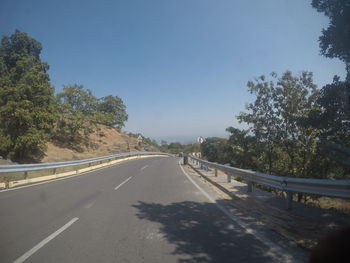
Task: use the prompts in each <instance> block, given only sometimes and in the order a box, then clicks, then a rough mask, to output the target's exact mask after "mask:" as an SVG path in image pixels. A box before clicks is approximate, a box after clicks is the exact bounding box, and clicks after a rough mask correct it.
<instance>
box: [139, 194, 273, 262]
mask: <svg viewBox="0 0 350 263" xmlns="http://www.w3.org/2000/svg"><path fill="white" fill-rule="evenodd" d="M134 207H135V208H136V209H137V210H138V211H137V216H138V217H139V218H140V219H142V220H148V221H151V222H157V223H160V224H161V227H160V231H161V232H162V234H163V235H164V237H165V238H166V240H167V241H168V242H169V243H171V244H174V245H175V246H176V248H175V250H174V251H173V252H172V254H174V255H178V257H179V258H180V259H179V262H181V263H194V262H220V263H224V262H271V261H272V258H271V257H270V256H268V255H267V252H268V250H269V248H268V247H267V246H266V245H265V244H263V243H262V242H260V241H259V240H257V239H256V238H255V237H254V236H253V235H251V234H249V233H247V232H246V230H245V229H242V228H241V227H239V226H238V225H237V224H236V223H234V222H233V221H232V220H230V219H228V217H227V216H226V215H224V214H223V213H222V212H221V211H219V210H218V208H217V206H216V205H215V204H214V203H205V202H204V203H202V202H191V201H185V202H178V203H170V204H158V203H146V202H139V203H138V204H136V205H134Z"/></svg>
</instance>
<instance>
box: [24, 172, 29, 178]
mask: <svg viewBox="0 0 350 263" xmlns="http://www.w3.org/2000/svg"><path fill="white" fill-rule="evenodd" d="M27 178H28V171H25V172H24V179H27Z"/></svg>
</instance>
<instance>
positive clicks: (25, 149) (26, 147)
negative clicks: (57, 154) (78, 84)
mask: <svg viewBox="0 0 350 263" xmlns="http://www.w3.org/2000/svg"><path fill="white" fill-rule="evenodd" d="M41 49H42V46H41V44H40V43H39V42H38V41H36V40H35V39H33V38H31V37H29V36H28V35H27V34H26V33H24V32H21V31H19V30H16V32H15V33H14V34H13V35H11V36H10V37H7V36H4V37H3V38H2V41H1V46H0V72H1V78H0V154H1V155H2V156H4V157H6V158H10V159H13V160H17V161H21V160H24V159H28V160H31V159H35V156H37V155H38V153H40V152H41V151H43V150H44V149H45V139H46V138H47V135H48V133H49V132H50V128H51V127H52V124H53V123H54V116H53V112H54V97H53V92H54V89H53V87H52V86H51V85H50V79H49V75H48V74H47V70H48V68H49V67H48V64H46V63H44V62H42V61H41V59H40V52H41Z"/></svg>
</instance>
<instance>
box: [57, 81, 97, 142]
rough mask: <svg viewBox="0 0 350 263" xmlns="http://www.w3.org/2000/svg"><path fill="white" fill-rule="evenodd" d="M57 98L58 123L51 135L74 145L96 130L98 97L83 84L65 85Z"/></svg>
mask: <svg viewBox="0 0 350 263" xmlns="http://www.w3.org/2000/svg"><path fill="white" fill-rule="evenodd" d="M56 98H57V101H56V113H57V114H56V123H55V129H54V132H52V136H51V137H52V139H53V140H54V141H55V142H56V143H59V144H60V145H63V146H66V147H73V146H74V145H75V144H77V143H79V142H80V141H81V140H82V138H83V136H84V135H88V134H90V133H92V132H93V131H94V130H95V126H96V125H95V122H94V120H95V115H96V111H97V98H96V97H95V96H94V95H93V94H92V92H91V90H89V89H85V88H84V87H83V86H82V85H66V86H63V91H62V92H60V93H58V94H57V95H56Z"/></svg>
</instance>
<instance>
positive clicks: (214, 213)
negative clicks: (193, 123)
mask: <svg viewBox="0 0 350 263" xmlns="http://www.w3.org/2000/svg"><path fill="white" fill-rule="evenodd" d="M178 161H179V160H178V159H177V158H164V157H163V158H162V157H152V158H144V159H139V160H130V161H126V162H124V163H120V164H118V165H115V166H112V167H108V168H104V169H101V170H98V171H93V172H89V173H86V174H82V175H79V176H76V177H71V178H67V179H64V180H59V181H52V182H49V183H45V184H40V185H33V186H30V187H25V188H21V189H14V190H11V191H4V192H0V262H45V263H48V262H133V263H136V262H149V263H157V262H159V263H160V262H161V263H165V262H182V263H192V262H220V263H224V262H288V260H289V261H290V262H301V261H304V260H305V256H306V254H305V252H304V251H302V250H300V249H299V248H297V247H293V246H292V245H291V246H290V247H289V245H290V242H289V241H287V240H283V238H282V237H276V236H273V235H272V234H269V232H267V233H261V232H256V231H254V229H250V228H249V227H247V225H245V223H244V220H243V221H242V219H238V215H235V214H232V213H231V212H229V211H228V210H226V209H225V207H224V206H223V205H221V204H220V200H219V197H218V196H217V195H216V193H215V191H213V190H212V189H211V188H210V187H209V186H208V185H206V184H205V183H204V182H202V181H201V180H200V179H198V178H196V177H195V176H193V175H191V176H189V175H188V174H187V175H185V174H184V172H183V170H182V168H181V166H180V165H179V164H178ZM236 216H237V218H236Z"/></svg>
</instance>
